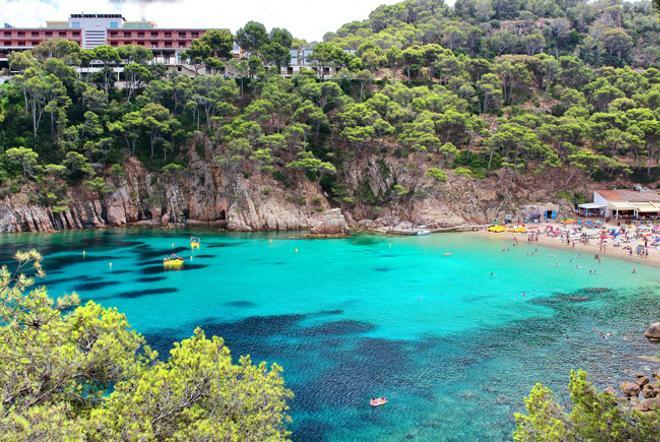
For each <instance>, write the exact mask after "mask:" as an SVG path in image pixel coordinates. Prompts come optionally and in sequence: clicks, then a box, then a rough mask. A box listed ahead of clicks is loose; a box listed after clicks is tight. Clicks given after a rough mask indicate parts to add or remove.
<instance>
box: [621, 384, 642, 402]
mask: <svg viewBox="0 0 660 442" xmlns="http://www.w3.org/2000/svg"><path fill="white" fill-rule="evenodd" d="M639 390H640V388H639V385H637V384H636V383H634V382H628V381H624V382H622V383H621V391H623V394H625V395H626V397H629V398H633V397H634V398H636V397H637V396H638V395H639Z"/></svg>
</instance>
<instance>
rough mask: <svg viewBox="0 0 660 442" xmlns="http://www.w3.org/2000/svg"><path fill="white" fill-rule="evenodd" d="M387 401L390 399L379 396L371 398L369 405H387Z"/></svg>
mask: <svg viewBox="0 0 660 442" xmlns="http://www.w3.org/2000/svg"><path fill="white" fill-rule="evenodd" d="M387 402H388V401H387V399H386V398H385V397H379V398H376V399H372V400H370V401H369V405H371V406H372V407H380V406H381V405H386V404H387Z"/></svg>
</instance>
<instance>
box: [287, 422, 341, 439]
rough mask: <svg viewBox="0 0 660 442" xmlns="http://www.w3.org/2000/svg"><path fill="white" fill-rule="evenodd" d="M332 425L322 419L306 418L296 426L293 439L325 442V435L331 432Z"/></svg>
mask: <svg viewBox="0 0 660 442" xmlns="http://www.w3.org/2000/svg"><path fill="white" fill-rule="evenodd" d="M332 429H333V428H332V425H329V424H327V423H325V422H323V421H322V420H317V419H304V420H303V421H301V422H299V423H298V425H297V426H296V427H295V428H294V430H293V434H292V440H295V441H300V442H323V441H325V440H326V439H325V435H326V434H330V432H331V431H332Z"/></svg>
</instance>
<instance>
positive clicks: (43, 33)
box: [0, 14, 206, 68]
mask: <svg viewBox="0 0 660 442" xmlns="http://www.w3.org/2000/svg"><path fill="white" fill-rule="evenodd" d="M205 32H206V29H184V28H181V29H179V28H176V29H162V28H158V27H157V26H156V24H155V23H153V22H150V21H146V20H141V21H132V22H129V21H126V19H125V18H124V17H123V16H122V15H121V14H71V15H70V16H69V18H68V20H66V21H47V22H46V27H45V28H14V27H11V26H9V25H5V28H3V29H0V68H1V67H3V66H4V67H7V66H8V63H7V61H8V56H9V53H10V52H13V51H24V50H27V49H32V48H33V47H35V46H37V45H38V44H40V43H42V42H44V41H46V40H51V39H55V38H64V39H66V40H70V41H74V42H76V43H78V44H79V45H80V47H81V48H83V49H93V48H96V47H98V46H102V45H108V46H114V47H118V46H123V45H129V44H131V45H139V46H144V47H146V48H149V49H151V50H152V51H153V52H154V56H155V62H157V63H163V64H178V63H180V62H181V52H183V51H185V50H186V49H188V48H189V47H190V45H191V44H192V41H193V40H195V39H197V38H199V37H201V36H202V35H204V33H205Z"/></svg>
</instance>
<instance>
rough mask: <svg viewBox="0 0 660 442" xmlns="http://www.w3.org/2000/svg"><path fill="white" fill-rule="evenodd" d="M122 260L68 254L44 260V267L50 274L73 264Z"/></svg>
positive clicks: (106, 256)
mask: <svg viewBox="0 0 660 442" xmlns="http://www.w3.org/2000/svg"><path fill="white" fill-rule="evenodd" d="M120 259H121V257H118V256H111V255H96V256H93V255H87V256H84V257H83V255H82V253H81V254H75V255H74V254H68V255H62V256H55V257H50V258H49V257H46V258H44V261H43V267H44V270H45V271H46V273H48V272H53V271H55V270H61V269H64V268H66V267H68V266H70V265H71V264H80V263H89V262H99V261H106V262H112V261H116V260H120Z"/></svg>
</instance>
